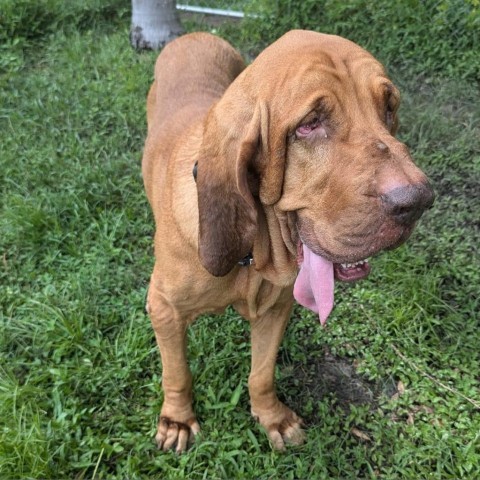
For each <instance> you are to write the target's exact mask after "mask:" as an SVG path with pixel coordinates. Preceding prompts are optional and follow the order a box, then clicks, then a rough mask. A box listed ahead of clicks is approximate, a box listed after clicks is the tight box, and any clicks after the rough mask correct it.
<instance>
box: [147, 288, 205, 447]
mask: <svg viewBox="0 0 480 480" xmlns="http://www.w3.org/2000/svg"><path fill="white" fill-rule="evenodd" d="M152 283H153V282H152ZM147 310H148V313H149V315H150V320H151V322H152V326H153V329H154V331H155V337H156V339H157V344H158V347H159V349H160V355H161V357H162V387H163V393H164V399H163V405H162V410H161V413H160V419H159V422H158V430H157V435H156V437H155V440H156V442H157V445H158V448H161V449H162V450H164V451H166V450H169V449H171V448H175V449H176V451H177V452H183V451H185V450H186V449H187V447H188V445H189V443H191V442H192V441H193V437H194V435H196V434H197V433H198V432H199V431H200V426H199V425H198V422H197V420H196V418H195V414H194V412H193V407H192V374H191V373H190V369H189V368H188V364H187V339H186V333H187V326H188V322H187V320H186V319H183V318H182V317H181V316H180V315H179V314H178V312H177V311H176V310H175V309H174V308H173V307H172V306H171V305H169V304H168V303H167V302H166V301H165V300H164V299H163V298H162V296H161V295H160V294H158V293H156V292H154V291H153V289H152V288H150V291H149V295H148V302H147Z"/></svg>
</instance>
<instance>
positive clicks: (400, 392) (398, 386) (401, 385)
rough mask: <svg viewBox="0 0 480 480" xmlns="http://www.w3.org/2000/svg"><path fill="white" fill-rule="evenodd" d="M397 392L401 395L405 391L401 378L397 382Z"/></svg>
mask: <svg viewBox="0 0 480 480" xmlns="http://www.w3.org/2000/svg"><path fill="white" fill-rule="evenodd" d="M397 392H398V395H403V394H404V393H405V385H404V384H403V382H402V381H401V380H399V381H398V383H397Z"/></svg>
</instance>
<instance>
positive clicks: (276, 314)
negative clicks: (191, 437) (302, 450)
mask: <svg viewBox="0 0 480 480" xmlns="http://www.w3.org/2000/svg"><path fill="white" fill-rule="evenodd" d="M291 310H292V302H288V303H286V304H283V305H281V306H275V307H273V308H271V309H270V310H269V311H268V312H267V313H266V314H264V315H263V316H261V317H260V318H257V319H251V320H250V323H251V328H252V369H251V373H250V377H249V379H248V388H249V392H250V402H251V407H252V415H253V417H254V418H255V419H256V420H258V421H259V422H260V424H261V425H262V426H263V427H264V428H265V430H266V431H267V433H268V436H269V438H270V440H271V442H272V444H273V447H274V448H275V449H277V450H284V448H285V444H291V445H300V444H302V443H303V441H304V439H305V434H304V432H303V430H302V429H301V424H302V420H301V419H300V418H299V417H298V416H297V415H296V414H295V412H294V411H293V410H290V408H288V407H287V406H285V405H284V404H283V403H282V402H280V401H279V400H278V398H277V394H276V392H275V384H274V376H275V362H276V359H277V353H278V348H279V346H280V343H281V341H282V338H283V334H284V332H285V328H286V325H287V322H288V319H289V317H290V313H291Z"/></svg>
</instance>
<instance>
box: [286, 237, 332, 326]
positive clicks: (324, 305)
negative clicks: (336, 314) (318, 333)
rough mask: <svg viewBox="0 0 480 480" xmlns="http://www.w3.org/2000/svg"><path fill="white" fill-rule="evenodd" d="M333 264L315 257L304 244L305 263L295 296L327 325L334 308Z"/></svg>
mask: <svg viewBox="0 0 480 480" xmlns="http://www.w3.org/2000/svg"><path fill="white" fill-rule="evenodd" d="M333 283H334V279H333V263H332V262H330V261H328V260H326V259H325V258H322V257H320V256H319V255H315V254H314V253H313V252H312V251H311V250H310V249H309V248H308V247H307V246H306V245H305V244H303V263H302V266H301V267H300V273H299V274H298V276H297V280H295V285H294V287H293V295H294V297H295V299H296V300H297V302H298V303H299V304H300V305H303V306H304V307H306V308H308V309H310V310H312V311H313V312H315V313H318V314H319V316H320V323H321V324H322V325H325V323H326V321H327V318H328V316H329V315H330V312H331V311H332V308H333Z"/></svg>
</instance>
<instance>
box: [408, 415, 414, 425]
mask: <svg viewBox="0 0 480 480" xmlns="http://www.w3.org/2000/svg"><path fill="white" fill-rule="evenodd" d="M414 423H415V416H414V415H413V413H412V412H408V417H407V425H413V424H414Z"/></svg>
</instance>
